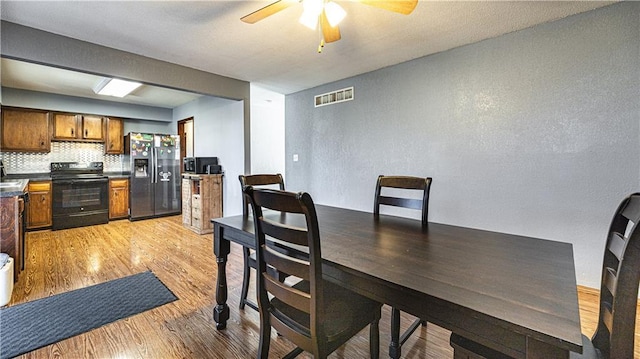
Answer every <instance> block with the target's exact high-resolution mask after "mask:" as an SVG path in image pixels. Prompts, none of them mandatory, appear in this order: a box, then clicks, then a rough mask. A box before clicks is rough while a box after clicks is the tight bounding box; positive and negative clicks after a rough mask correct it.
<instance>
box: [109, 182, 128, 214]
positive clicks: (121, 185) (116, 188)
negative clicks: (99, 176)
mask: <svg viewBox="0 0 640 359" xmlns="http://www.w3.org/2000/svg"><path fill="white" fill-rule="evenodd" d="M127 217H129V180H128V179H127V178H118V179H111V180H109V219H118V218H127Z"/></svg>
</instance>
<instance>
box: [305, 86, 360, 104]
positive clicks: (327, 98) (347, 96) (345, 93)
mask: <svg viewBox="0 0 640 359" xmlns="http://www.w3.org/2000/svg"><path fill="white" fill-rule="evenodd" d="M351 100H353V86H351V87H347V88H343V89H341V90H337V91H333V92H327V93H323V94H322V95H317V96H315V98H314V105H315V107H320V106H326V105H333V104H334V103H339V102H345V101H351Z"/></svg>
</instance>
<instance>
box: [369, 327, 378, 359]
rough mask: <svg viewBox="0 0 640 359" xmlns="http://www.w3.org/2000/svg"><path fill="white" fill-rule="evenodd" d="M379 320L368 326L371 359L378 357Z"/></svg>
mask: <svg viewBox="0 0 640 359" xmlns="http://www.w3.org/2000/svg"><path fill="white" fill-rule="evenodd" d="M379 322H380V319H376V320H375V321H374V322H372V323H371V325H369V356H370V357H371V359H378V358H379V357H380V327H379Z"/></svg>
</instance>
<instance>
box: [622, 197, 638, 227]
mask: <svg viewBox="0 0 640 359" xmlns="http://www.w3.org/2000/svg"><path fill="white" fill-rule="evenodd" d="M622 215H623V216H624V217H625V218H627V219H628V220H630V221H633V223H638V222H639V221H640V201H638V200H630V201H629V203H627V205H626V206H625V208H624V210H623V211H622Z"/></svg>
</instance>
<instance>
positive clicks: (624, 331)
mask: <svg viewBox="0 0 640 359" xmlns="http://www.w3.org/2000/svg"><path fill="white" fill-rule="evenodd" d="M638 222H640V193H634V194H632V195H630V196H629V197H627V198H625V199H624V200H623V201H622V202H621V203H620V205H619V206H618V209H617V210H616V212H615V214H614V216H613V219H612V221H611V225H610V226H609V232H608V235H607V243H606V247H605V251H604V261H603V264H602V277H601V278H602V280H601V285H600V310H599V313H600V314H599V318H598V326H597V327H596V331H595V334H594V335H593V336H592V337H591V339H589V338H587V337H586V336H584V335H583V336H582V346H583V349H582V354H578V353H573V352H572V353H571V355H570V358H572V359H578V358H584V359H592V358H597V359H623V358H633V357H634V353H633V349H634V344H635V343H634V337H635V322H636V308H637V301H638V285H639V283H640V230H637V229H638V225H637V224H638ZM450 343H451V346H452V347H453V350H454V358H456V359H459V358H465V359H467V358H469V359H480V358H487V359H489V358H506V356H505V355H504V354H499V353H498V352H497V351H495V350H494V349H492V348H489V347H486V346H484V345H482V344H479V343H477V342H475V341H472V340H470V339H467V338H464V337H462V336H461V335H458V334H456V333H452V334H451V339H450Z"/></svg>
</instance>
